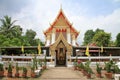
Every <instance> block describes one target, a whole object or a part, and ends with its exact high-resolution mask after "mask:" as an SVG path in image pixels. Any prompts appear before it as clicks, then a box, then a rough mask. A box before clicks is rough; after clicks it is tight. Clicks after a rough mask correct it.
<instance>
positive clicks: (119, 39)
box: [116, 33, 120, 47]
mask: <svg viewBox="0 0 120 80" xmlns="http://www.w3.org/2000/svg"><path fill="white" fill-rule="evenodd" d="M116 46H117V47H120V33H118V34H117V36H116Z"/></svg>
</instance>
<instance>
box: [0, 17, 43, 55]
mask: <svg viewBox="0 0 120 80" xmlns="http://www.w3.org/2000/svg"><path fill="white" fill-rule="evenodd" d="M0 22H1V25H0V47H8V46H22V45H24V46H38V43H40V44H41V45H42V46H44V43H43V42H42V41H41V40H40V39H37V38H35V37H36V32H35V31H33V30H32V29H29V30H27V31H26V33H25V34H24V35H22V33H23V32H22V30H23V29H22V28H21V26H19V25H15V22H16V20H12V18H11V17H9V16H7V15H6V16H4V17H3V19H0ZM5 51H6V53H8V52H7V50H5ZM25 51H27V50H25ZM27 52H29V53H35V51H27Z"/></svg>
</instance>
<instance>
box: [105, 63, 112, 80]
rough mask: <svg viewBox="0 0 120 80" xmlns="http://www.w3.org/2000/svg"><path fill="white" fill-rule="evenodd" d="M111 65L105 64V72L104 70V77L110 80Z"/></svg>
mask: <svg viewBox="0 0 120 80" xmlns="http://www.w3.org/2000/svg"><path fill="white" fill-rule="evenodd" d="M112 65H113V63H112V62H111V61H109V62H107V63H106V62H105V70H106V73H105V76H106V77H107V78H108V79H112V70H111V67H112Z"/></svg>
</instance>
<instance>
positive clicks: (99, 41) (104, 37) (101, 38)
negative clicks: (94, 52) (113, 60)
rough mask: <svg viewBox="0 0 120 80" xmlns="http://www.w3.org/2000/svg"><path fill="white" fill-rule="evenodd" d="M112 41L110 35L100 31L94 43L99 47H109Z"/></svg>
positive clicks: (95, 36) (94, 38)
mask: <svg viewBox="0 0 120 80" xmlns="http://www.w3.org/2000/svg"><path fill="white" fill-rule="evenodd" d="M110 39H111V34H110V33H106V32H104V31H98V32H97V33H96V34H95V35H94V37H93V42H95V43H96V45H97V46H108V45H109V43H110Z"/></svg>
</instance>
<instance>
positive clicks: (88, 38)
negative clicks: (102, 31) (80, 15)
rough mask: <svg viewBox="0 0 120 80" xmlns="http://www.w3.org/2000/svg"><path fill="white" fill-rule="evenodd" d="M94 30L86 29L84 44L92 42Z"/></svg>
mask: <svg viewBox="0 0 120 80" xmlns="http://www.w3.org/2000/svg"><path fill="white" fill-rule="evenodd" d="M94 35H95V32H94V31H93V30H87V31H86V32H85V35H84V45H87V44H89V43H91V42H92V39H93V36H94Z"/></svg>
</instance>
